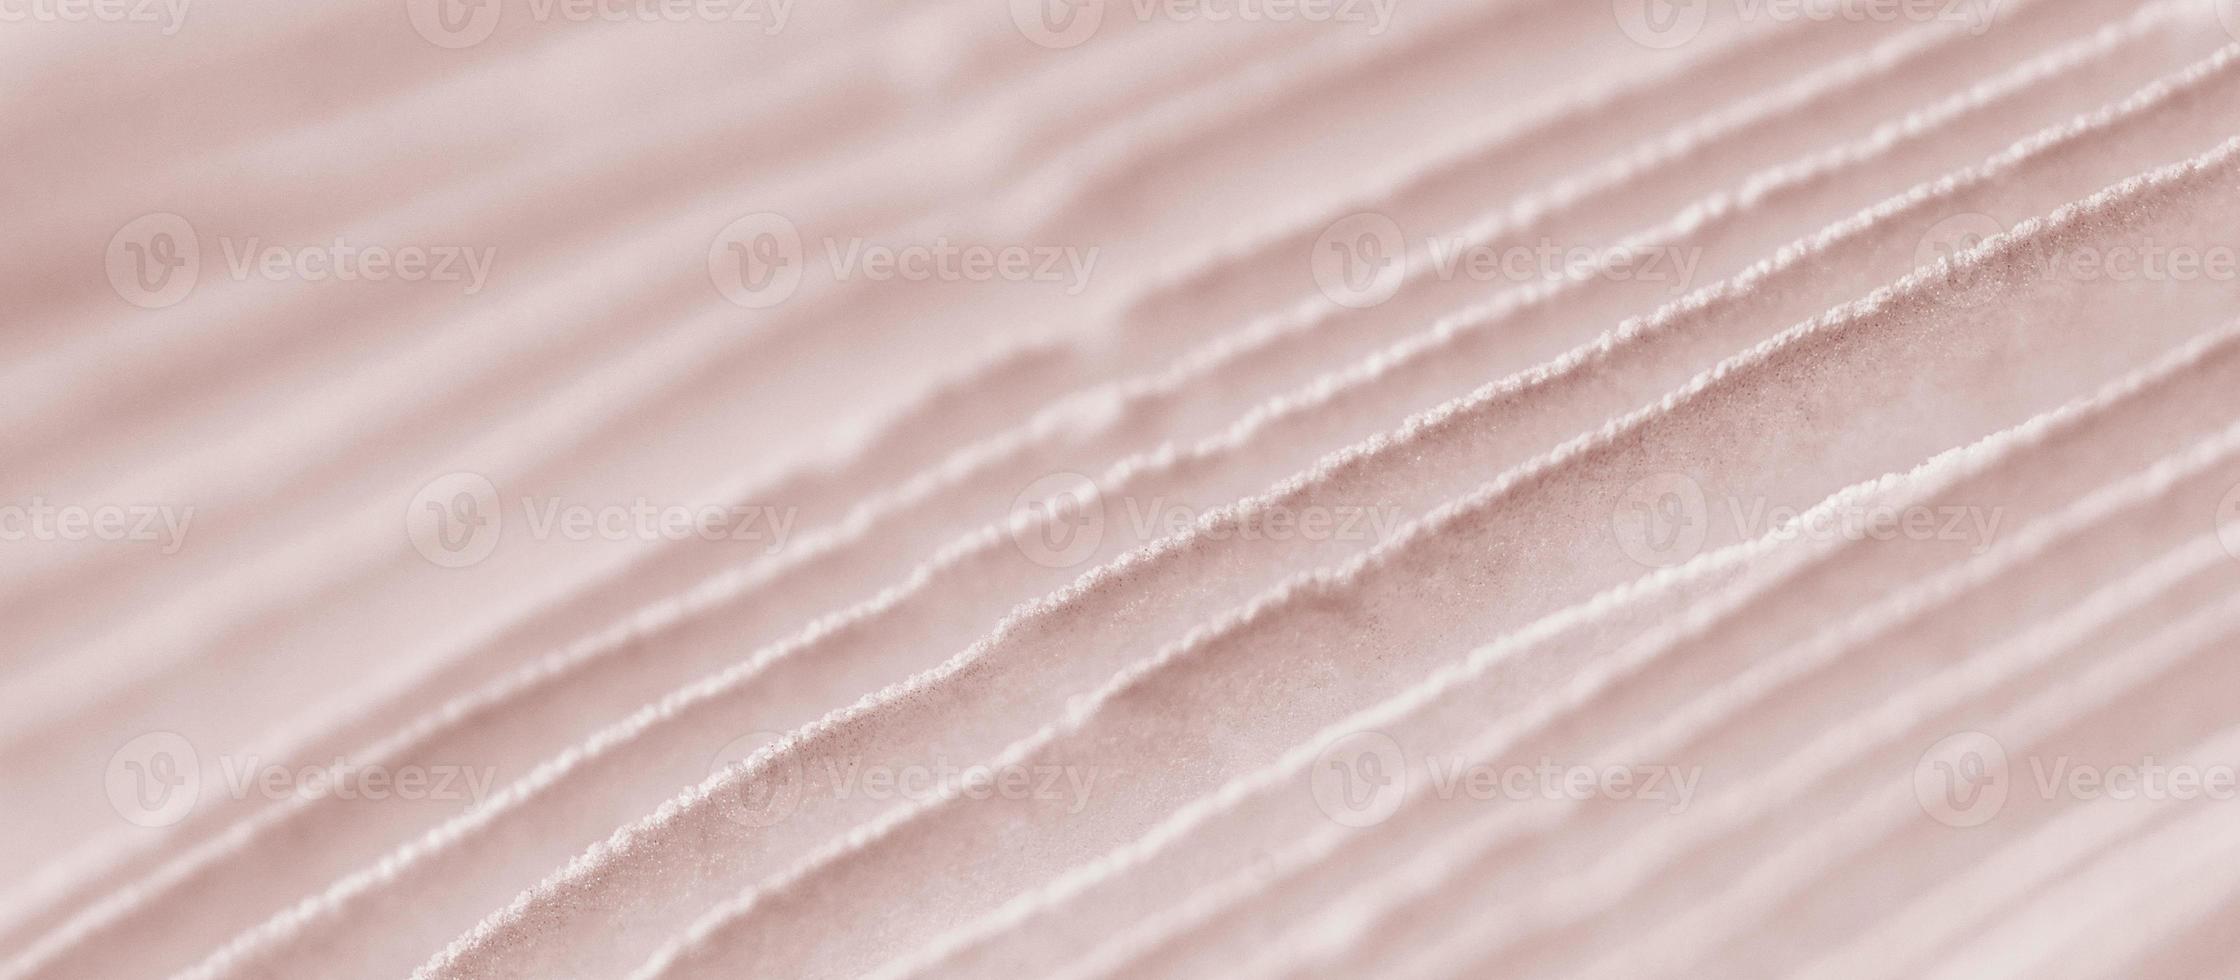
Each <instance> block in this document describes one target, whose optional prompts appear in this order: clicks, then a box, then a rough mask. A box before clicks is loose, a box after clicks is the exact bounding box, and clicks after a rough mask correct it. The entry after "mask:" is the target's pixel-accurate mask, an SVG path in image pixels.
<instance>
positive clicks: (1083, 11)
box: [1011, 0, 1104, 50]
mask: <svg viewBox="0 0 2240 980" xmlns="http://www.w3.org/2000/svg"><path fill="white" fill-rule="evenodd" d="M1103 22H1104V0H1011V23H1012V24H1013V25H1015V26H1017V27H1018V28H1019V33H1020V34H1023V35H1025V36H1026V38H1027V40H1029V41H1033V42H1034V43H1036V44H1039V45H1042V46H1043V47H1046V48H1053V49H1061V50H1062V49H1065V48H1071V47H1077V46H1079V45H1080V44H1081V43H1082V42H1084V41H1087V40H1089V38H1090V37H1091V36H1093V35H1095V34H1096V33H1097V25H1099V24H1102V23H1103Z"/></svg>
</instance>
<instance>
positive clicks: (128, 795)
mask: <svg viewBox="0 0 2240 980" xmlns="http://www.w3.org/2000/svg"><path fill="white" fill-rule="evenodd" d="M209 775H210V774H208V773H205V771H204V769H203V766H202V761H201V757H200V755H199V754H198V753H197V752H196V751H195V748H194V743H192V742H190V741H188V740H187V738H186V737H185V736H182V735H180V734H178V733H176V732H149V733H146V734H144V735H140V736H138V737H136V738H134V739H132V740H131V741H129V742H126V743H125V744H124V745H122V746H120V747H119V748H118V749H117V751H116V752H115V753H113V754H111V755H110V757H109V765H108V768H107V770H106V771H105V773H104V783H105V788H106V789H107V791H108V794H109V803H110V805H111V806H113V807H115V808H116V811H117V815H119V816H121V817H123V818H125V820H127V821H129V822H131V823H134V824H137V825H139V826H142V827H164V826H169V825H171V824H174V823H177V822H179V821H180V820H181V819H183V818H185V817H186V815H187V814H188V812H190V811H192V810H193V809H194V806H195V804H196V803H197V802H198V801H200V800H201V799H202V797H203V796H204V794H205V793H206V792H210V791H213V790H214V791H216V792H219V793H223V794H225V796H226V798H228V799H235V800H245V799H252V798H255V799H265V800H287V799H304V800H309V799H319V798H332V799H337V800H342V801H345V802H356V801H361V800H363V801H370V802H376V803H378V802H381V801H384V800H405V801H417V800H461V801H466V802H470V803H472V802H480V801H482V800H485V799H488V798H489V796H490V789H491V787H492V786H493V785H494V784H495V783H496V782H497V775H498V771H497V767H495V766H465V765H452V764H438V765H418V764H409V765H399V766H390V765H384V764H378V763H361V762H353V761H350V760H348V759H344V758H341V757H336V758H335V759H334V761H333V762H331V763H328V764H325V765H285V764H281V763H276V762H271V761H268V760H265V759H262V758H260V757H258V756H254V755H223V756H219V757H218V759H217V771H216V773H215V775H216V777H217V779H216V781H215V782H212V781H210V780H209Z"/></svg>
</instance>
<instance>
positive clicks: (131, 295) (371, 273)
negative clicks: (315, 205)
mask: <svg viewBox="0 0 2240 980" xmlns="http://www.w3.org/2000/svg"><path fill="white" fill-rule="evenodd" d="M217 243H218V246H219V257H220V258H221V260H222V262H221V263H220V265H219V269H220V270H222V272H223V274H224V275H225V276H226V277H227V278H229V279H232V280H233V281H235V282H247V281H250V280H263V281H266V282H305V283H324V282H411V283H417V282H434V283H456V284H457V285H458V288H459V291H460V292H461V293H462V294H464V295H468V296H472V295H474V294H476V293H479V292H481V291H482V289H483V286H484V285H485V284H486V283H487V282H488V281H489V279H490V269H491V267H492V265H493V264H494V263H495V262H496V259H497V249H496V248H495V247H491V246H484V247H481V248H475V247H470V246H466V245H410V244H408V245H387V244H379V243H373V244H368V243H363V242H353V241H351V240H349V239H348V238H344V237H340V236H337V237H336V238H335V239H333V240H332V241H329V242H319V243H313V244H280V243H273V242H267V241H265V240H263V239H262V238H257V237H248V238H235V237H232V236H219V237H218V239H217ZM204 259H205V256H204V253H203V239H202V236H201V235H200V234H199V233H197V232H196V230H195V227H194V225H193V223H191V222H189V221H188V220H187V219H185V218H182V217H180V216H178V215H176V214H171V213H168V212H159V213H155V214H147V215H142V216H140V217H138V218H135V219H133V220H132V221H131V222H129V223H127V224H126V225H125V226H124V227H122V228H119V229H117V233H116V234H115V235H112V236H110V238H109V248H108V251H107V253H106V256H105V267H106V270H107V272H108V276H109V285H110V287H111V288H113V289H115V290H116V293H117V295H118V296H119V297H121V298H123V299H124V301H125V302H127V303H131V304H132V305H134V306H138V307H142V308H145V309H161V308H163V307H167V306H173V305H176V304H178V303H179V302H181V301H183V300H185V299H186V298H187V297H188V295H190V294H191V293H193V292H194V288H195V286H196V284H197V283H199V282H200V281H201V279H202V278H203V272H204V267H205V265H206V263H205V261H204Z"/></svg>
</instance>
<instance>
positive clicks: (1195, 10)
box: [1011, 0, 1398, 49]
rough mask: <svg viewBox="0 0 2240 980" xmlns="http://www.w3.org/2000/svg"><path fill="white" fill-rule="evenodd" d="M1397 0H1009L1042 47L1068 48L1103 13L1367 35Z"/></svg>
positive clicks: (1023, 29)
mask: <svg viewBox="0 0 2240 980" xmlns="http://www.w3.org/2000/svg"><path fill="white" fill-rule="evenodd" d="M1397 6H1398V0H1011V23H1012V24H1013V26H1016V27H1017V28H1018V29H1019V33H1020V34H1022V35H1025V36H1026V38H1027V40H1029V41H1033V42H1034V43H1036V44H1039V45H1041V46H1043V47H1046V48H1057V49H1063V48H1071V47H1075V46H1078V45H1080V44H1082V43H1083V42H1086V41H1087V40H1089V39H1090V38H1091V37H1094V36H1096V33H1097V28H1098V27H1100V26H1103V24H1104V23H1105V21H1106V20H1107V19H1108V17H1110V16H1112V15H1115V14H1117V15H1118V16H1126V17H1133V18H1134V19H1135V20H1136V22H1138V23H1149V22H1151V21H1155V20H1157V21H1168V22H1172V23H1191V22H1202V23H1209V24H1222V23H1230V22H1237V23H1246V24H1294V23H1305V24H1337V25H1348V26H1356V27H1359V28H1360V29H1361V31H1362V32H1363V34H1364V35H1365V36H1368V37H1376V36H1379V35H1382V34H1383V33H1384V32H1385V31H1386V30H1387V29H1389V28H1390V27H1391V26H1392V13H1393V9H1394V8H1395V7H1397Z"/></svg>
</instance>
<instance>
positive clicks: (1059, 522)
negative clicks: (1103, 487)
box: [1010, 473, 1105, 568]
mask: <svg viewBox="0 0 2240 980" xmlns="http://www.w3.org/2000/svg"><path fill="white" fill-rule="evenodd" d="M1104 522H1105V513H1104V497H1103V495H1102V494H1101V493H1100V492H1099V491H1098V490H1097V481H1095V480H1092V479H1089V478H1088V477H1086V476H1082V475H1081V474H1079V473H1052V474H1050V475H1048V476H1045V477H1042V478H1040V479H1038V480H1036V481H1034V482H1033V483H1029V484H1027V486H1026V488H1025V489H1023V490H1020V491H1019V495H1018V496H1016V497H1013V498H1012V499H1011V523H1010V532H1011V543H1012V544H1014V545H1016V546H1018V548H1019V553H1020V554H1023V555H1025V556H1027V560H1028V561H1031V562H1034V563H1035V564H1037V565H1041V566H1042V567H1044V568H1071V567H1073V566H1075V565H1079V564H1081V563H1082V562H1084V561H1087V560H1089V556H1090V555H1093V554H1096V552H1097V546H1098V545H1100V544H1102V543H1104Z"/></svg>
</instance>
